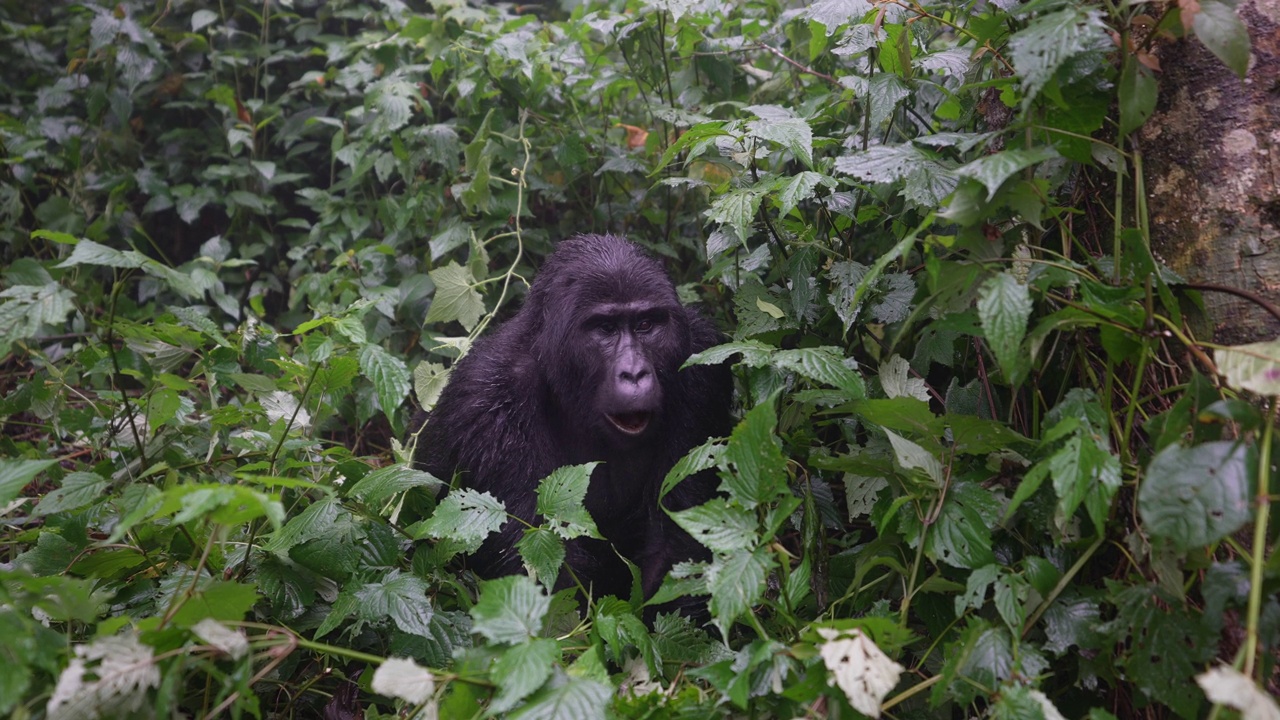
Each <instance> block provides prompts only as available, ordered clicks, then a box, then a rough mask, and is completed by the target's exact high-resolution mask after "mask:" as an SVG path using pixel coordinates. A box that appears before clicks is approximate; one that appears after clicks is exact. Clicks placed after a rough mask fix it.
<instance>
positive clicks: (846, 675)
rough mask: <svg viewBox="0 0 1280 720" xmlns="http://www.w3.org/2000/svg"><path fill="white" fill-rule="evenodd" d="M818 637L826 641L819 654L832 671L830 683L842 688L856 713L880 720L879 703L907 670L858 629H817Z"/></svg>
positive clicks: (819, 649)
mask: <svg viewBox="0 0 1280 720" xmlns="http://www.w3.org/2000/svg"><path fill="white" fill-rule="evenodd" d="M818 634H819V635H821V636H822V637H824V638H826V639H827V642H825V643H822V645H820V646H819V647H818V652H819V654H821V655H822V662H824V663H825V664H826V666H827V670H829V671H831V677H830V678H828V680H827V682H828V684H831V685H836V686H837V687H839V688H840V689H841V690H842V691H843V692H844V695H845V697H847V698H848V699H849V704H850V705H852V706H853V709H854V710H857V711H858V712H860V713H862V714H863V715H867V716H869V717H873V718H878V717H880V704H881V703H882V702H884V698H885V696H886V695H888V694H889V691H890V690H893V688H894V686H896V685H897V684H898V678H899V677H900V676H901V675H902V671H903V670H904V669H905V668H903V667H902V666H901V665H899V664H898V663H896V662H894V661H893V660H890V659H889V656H888V655H885V654H884V653H883V652H881V651H880V648H878V647H876V644H875V643H874V642H872V641H871V638H869V637H867V636H866V635H864V634H863V633H862V631H861V630H859V629H857V628H854V629H853V630H849V631H844V632H841V631H839V630H832V629H830V628H818Z"/></svg>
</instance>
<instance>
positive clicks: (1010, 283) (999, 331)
mask: <svg viewBox="0 0 1280 720" xmlns="http://www.w3.org/2000/svg"><path fill="white" fill-rule="evenodd" d="M1030 317H1031V293H1030V291H1029V290H1028V289H1027V286H1026V285H1023V284H1022V283H1020V282H1018V280H1017V278H1015V277H1014V276H1013V275H1011V274H1009V273H1003V272H1002V273H1000V274H998V275H995V276H994V277H991V278H988V279H987V281H986V282H984V283H983V284H982V287H981V288H980V289H979V290H978V319H979V321H980V322H981V323H982V330H983V333H984V334H985V335H986V338H987V343H988V345H990V347H991V352H992V353H993V354H994V355H995V356H996V362H998V363H1000V369H1001V370H1003V371H1004V374H1005V378H1006V379H1008V380H1009V381H1010V382H1013V381H1014V380H1016V379H1017V378H1018V377H1019V370H1018V368H1019V359H1020V358H1021V355H1020V353H1019V350H1020V348H1021V346H1022V338H1023V336H1024V335H1026V332H1027V319H1028V318H1030Z"/></svg>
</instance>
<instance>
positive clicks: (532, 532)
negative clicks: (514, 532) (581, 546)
mask: <svg viewBox="0 0 1280 720" xmlns="http://www.w3.org/2000/svg"><path fill="white" fill-rule="evenodd" d="M516 552H518V553H520V559H521V560H522V561H523V562H524V565H525V568H527V569H528V570H529V575H530V577H532V578H533V579H534V580H536V581H538V582H540V583H542V584H543V585H546V586H547V587H554V586H555V583H556V579H557V578H558V577H559V576H560V567H561V566H562V565H563V564H564V556H565V549H564V540H563V539H562V538H561V537H560V536H559V535H557V534H556V533H554V532H552V531H551V530H549V529H547V528H543V527H534V528H526V529H525V531H524V534H523V535H521V536H520V539H519V540H517V541H516Z"/></svg>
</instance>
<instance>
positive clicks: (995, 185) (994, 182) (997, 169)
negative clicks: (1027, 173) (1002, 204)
mask: <svg viewBox="0 0 1280 720" xmlns="http://www.w3.org/2000/svg"><path fill="white" fill-rule="evenodd" d="M1057 156H1058V153H1057V152H1056V151H1055V150H1054V149H1053V148H1051V147H1045V146H1041V147H1035V148H1032V149H1030V150H1001V151H1000V152H998V153H995V154H993V155H984V156H982V157H980V158H978V159H977V160H974V161H973V162H971V163H969V164H967V165H962V166H960V167H958V168H956V169H955V174H956V175H959V176H960V177H967V178H973V179H974V180H977V181H978V182H980V183H982V185H983V187H985V188H986V189H987V201H988V202H989V201H991V200H992V199H993V198H994V197H995V196H996V192H997V191H998V190H1000V186H1001V185H1003V184H1004V182H1005V181H1006V180H1008V179H1009V178H1011V177H1013V176H1014V175H1015V174H1017V173H1018V172H1020V171H1022V170H1023V169H1025V168H1029V167H1031V166H1032V165H1036V164H1038V163H1042V162H1044V161H1045V160H1049V159H1050V158H1055V157H1057Z"/></svg>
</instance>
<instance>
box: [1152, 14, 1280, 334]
mask: <svg viewBox="0 0 1280 720" xmlns="http://www.w3.org/2000/svg"><path fill="white" fill-rule="evenodd" d="M1239 13H1240V17H1241V18H1242V19H1243V20H1244V22H1245V24H1246V25H1247V26H1248V28H1249V35H1250V39H1251V41H1252V44H1253V48H1252V57H1251V58H1250V61H1249V71H1248V74H1247V75H1246V77H1245V79H1244V80H1243V81H1242V80H1240V79H1239V78H1238V77H1236V76H1235V75H1234V74H1233V73H1232V72H1231V71H1230V70H1229V69H1228V68H1227V67H1226V66H1225V65H1223V64H1222V62H1220V61H1219V60H1218V59H1217V58H1215V57H1214V56H1213V55H1212V54H1211V53H1210V52H1209V51H1208V50H1207V49H1205V47H1204V45H1202V44H1201V43H1199V42H1198V41H1196V40H1193V39H1188V40H1183V41H1180V42H1178V43H1176V44H1173V45H1170V46H1166V47H1165V48H1164V50H1163V51H1162V52H1161V58H1160V59H1161V64H1162V66H1163V68H1164V76H1163V77H1162V79H1161V92H1160V102H1159V105H1158V107H1157V110H1156V113H1155V114H1154V115H1153V116H1152V117H1151V119H1150V120H1149V121H1148V123H1147V124H1146V126H1145V127H1144V129H1143V131H1142V133H1141V136H1140V138H1139V140H1140V144H1139V147H1140V149H1141V151H1142V153H1143V157H1144V160H1145V179H1146V183H1147V192H1148V202H1149V208H1150V217H1151V244H1152V249H1153V250H1154V251H1155V253H1156V256H1157V257H1158V258H1160V259H1161V260H1163V261H1164V262H1165V263H1166V264H1168V265H1169V266H1170V267H1172V268H1173V269H1174V270H1175V271H1177V272H1178V273H1180V274H1182V275H1183V277H1185V278H1186V279H1187V280H1188V281H1190V282H1192V283H1200V284H1205V285H1217V286H1226V287H1230V288H1238V289H1239V290H1242V291H1244V292H1245V293H1247V294H1249V295H1252V296H1255V297H1256V298H1257V299H1261V300H1264V301H1267V302H1270V303H1272V304H1273V305H1280V0H1246V1H1245V2H1242V3H1241V4H1240V7H1239ZM1204 303H1205V309H1206V312H1207V316H1208V318H1207V319H1208V321H1209V322H1210V323H1211V324H1212V332H1213V339H1214V340H1215V341H1216V342H1220V343H1239V342H1248V341H1254V340H1263V339H1272V338H1275V337H1277V336H1280V320H1277V319H1276V318H1275V317H1274V316H1273V315H1272V314H1271V313H1269V312H1268V311H1267V310H1266V309H1264V307H1263V306H1262V304H1260V303H1259V302H1257V301H1256V300H1250V299H1247V298H1242V297H1239V296H1236V295H1232V294H1229V293H1225V292H1221V291H1216V290H1207V291H1206V292H1205V293H1204Z"/></svg>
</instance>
